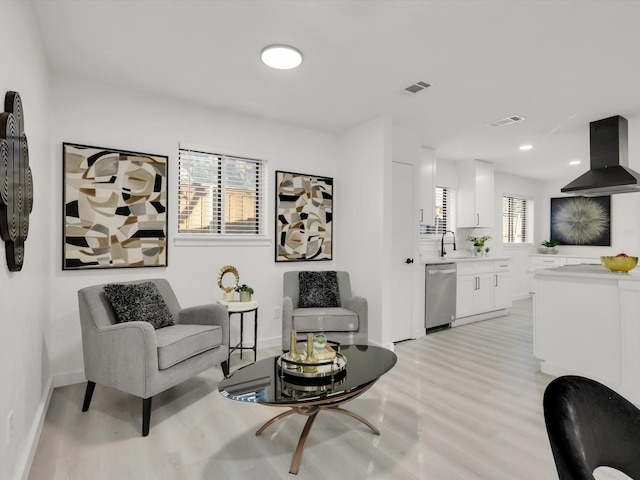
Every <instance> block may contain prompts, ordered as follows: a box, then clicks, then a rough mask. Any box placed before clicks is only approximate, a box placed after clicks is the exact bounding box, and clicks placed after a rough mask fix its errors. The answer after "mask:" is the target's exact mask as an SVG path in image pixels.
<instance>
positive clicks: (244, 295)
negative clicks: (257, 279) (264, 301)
mask: <svg viewBox="0 0 640 480" xmlns="http://www.w3.org/2000/svg"><path fill="white" fill-rule="evenodd" d="M240 301H241V302H250V301H251V294H250V293H249V292H240Z"/></svg>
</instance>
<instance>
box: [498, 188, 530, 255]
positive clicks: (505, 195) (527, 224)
mask: <svg viewBox="0 0 640 480" xmlns="http://www.w3.org/2000/svg"><path fill="white" fill-rule="evenodd" d="M505 198H507V199H517V200H523V201H525V202H526V212H525V216H524V228H525V235H526V238H525V241H523V242H509V241H506V242H505V241H504V237H505V232H504V214H505V211H504V199H505ZM534 209H535V203H534V200H533V198H532V197H528V196H525V195H518V194H511V193H503V194H502V219H503V223H502V245H503V246H504V247H508V248H512V247H531V246H532V245H533V238H534V230H533V228H534V224H533V218H534Z"/></svg>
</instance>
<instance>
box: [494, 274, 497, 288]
mask: <svg viewBox="0 0 640 480" xmlns="http://www.w3.org/2000/svg"><path fill="white" fill-rule="evenodd" d="M493 277H494V278H495V281H496V283H495V285H494V287H497V286H498V275H494V276H493Z"/></svg>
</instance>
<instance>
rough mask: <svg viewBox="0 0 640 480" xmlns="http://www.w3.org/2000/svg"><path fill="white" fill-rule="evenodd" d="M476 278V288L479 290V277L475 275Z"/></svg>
mask: <svg viewBox="0 0 640 480" xmlns="http://www.w3.org/2000/svg"><path fill="white" fill-rule="evenodd" d="M475 279H476V290H480V277H475Z"/></svg>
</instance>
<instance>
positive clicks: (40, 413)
mask: <svg viewBox="0 0 640 480" xmlns="http://www.w3.org/2000/svg"><path fill="white" fill-rule="evenodd" d="M45 391H46V395H45V396H44V397H43V398H42V400H41V401H40V405H38V410H37V412H36V415H35V418H34V419H33V423H32V424H31V429H30V430H29V435H28V436H27V441H26V447H25V449H24V451H23V454H22V458H21V459H20V460H19V461H18V470H17V471H18V472H22V473H19V476H18V477H17V478H20V479H21V480H28V478H29V472H30V471H31V464H32V463H33V458H34V457H35V455H36V450H37V449H38V442H39V441H40V434H41V433H42V427H43V425H44V419H45V417H46V416H47V410H49V402H51V394H52V393H53V386H52V382H51V378H50V379H49V381H48V382H47V386H46V387H45Z"/></svg>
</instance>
